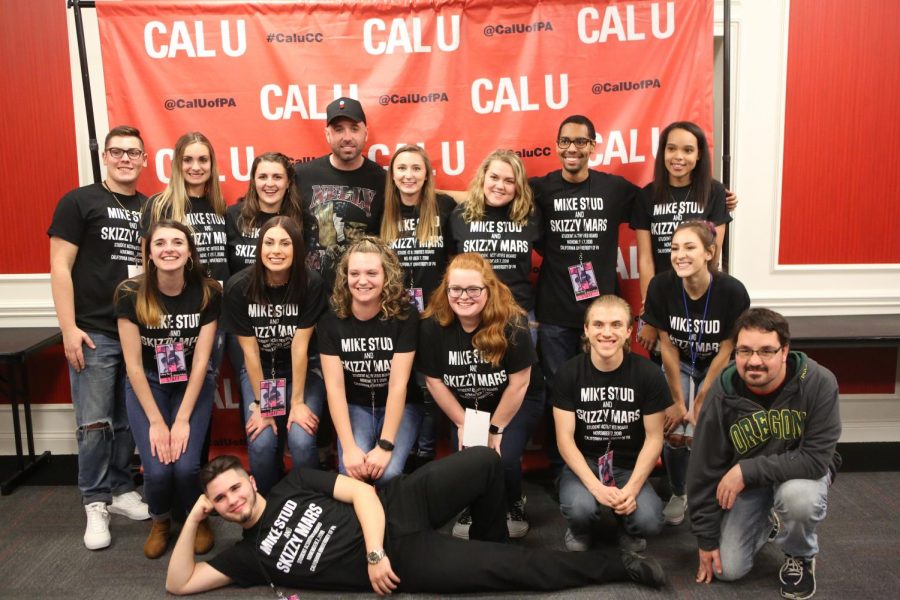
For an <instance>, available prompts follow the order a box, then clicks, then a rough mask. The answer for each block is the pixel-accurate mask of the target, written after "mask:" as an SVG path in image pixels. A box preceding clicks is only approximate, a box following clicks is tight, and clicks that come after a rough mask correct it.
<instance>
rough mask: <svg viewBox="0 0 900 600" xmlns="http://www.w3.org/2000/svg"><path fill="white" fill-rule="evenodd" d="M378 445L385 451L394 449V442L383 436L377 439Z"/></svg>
mask: <svg viewBox="0 0 900 600" xmlns="http://www.w3.org/2000/svg"><path fill="white" fill-rule="evenodd" d="M378 447H379V448H381V449H382V450H384V451H386V452H390V451H392V450H393V449H394V444H393V443H391V442H389V441H387V440H386V439H384V438H381V439H380V440H378Z"/></svg>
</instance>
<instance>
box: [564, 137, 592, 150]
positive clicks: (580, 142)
mask: <svg viewBox="0 0 900 600" xmlns="http://www.w3.org/2000/svg"><path fill="white" fill-rule="evenodd" d="M593 141H594V140H592V139H590V138H583V137H578V138H567V137H561V138H559V139H558V140H556V145H557V146H558V147H559V148H560V149H561V150H565V149H566V148H568V147H569V146H571V145H572V144H575V147H576V148H578V149H579V150H580V149H582V148H584V147H585V146H587V145H588V144H590V143H591V142H593Z"/></svg>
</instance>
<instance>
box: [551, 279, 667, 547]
mask: <svg viewBox="0 0 900 600" xmlns="http://www.w3.org/2000/svg"><path fill="white" fill-rule="evenodd" d="M584 316H585V318H584V334H585V336H586V337H587V343H588V346H589V352H588V353H586V354H582V355H580V356H576V357H575V358H573V359H571V360H569V361H568V362H566V363H565V364H564V365H563V366H561V367H560V368H559V370H558V371H557V372H556V377H555V378H554V385H553V419H554V421H555V423H556V440H557V445H558V446H559V453H560V455H561V456H562V458H563V460H565V462H566V466H565V467H564V468H563V471H562V475H561V477H560V482H559V503H560V510H561V511H562V514H563V516H564V517H565V518H566V520H567V521H568V524H569V529H568V530H566V539H565V542H566V548H568V549H569V550H570V551H584V550H587V549H588V548H589V547H590V545H591V529H592V525H593V524H594V522H595V521H598V520H599V519H600V518H601V517H602V515H603V513H604V511H608V510H609V509H611V510H612V512H613V513H614V514H615V517H616V520H617V522H618V530H619V531H618V542H619V546H620V547H621V549H622V550H623V551H630V552H642V551H643V550H644V549H646V547H647V540H646V539H645V536H649V535H656V534H658V533H659V532H660V530H661V529H662V527H663V524H664V522H663V506H662V500H661V499H660V497H659V496H658V495H657V494H656V492H655V491H654V490H653V488H652V487H651V485H650V483H649V482H648V481H647V478H648V477H649V476H650V473H651V472H652V471H653V467H654V466H655V465H656V461H657V459H659V455H660V453H661V452H662V446H663V419H664V411H665V410H666V408H667V407H668V406H669V405H671V404H672V398H671V396H670V394H669V390H668V387H667V386H666V380H665V377H664V376H663V374H662V373H661V372H660V371H659V369H658V368H657V367H656V365H654V364H653V363H652V362H651V361H649V360H648V359H646V358H644V357H642V356H637V355H633V354H631V353H630V352H628V351H627V348H628V344H629V342H630V340H631V329H632V328H631V321H632V318H631V309H630V307H629V306H628V303H627V302H625V301H624V300H622V299H621V298H619V297H617V296H612V295H607V296H601V297H600V298H597V299H596V300H594V302H593V303H592V304H591V305H590V306H589V307H588V309H587V311H586V312H585V314H584ZM613 457H615V459H614V458H613ZM607 507H608V508H607Z"/></svg>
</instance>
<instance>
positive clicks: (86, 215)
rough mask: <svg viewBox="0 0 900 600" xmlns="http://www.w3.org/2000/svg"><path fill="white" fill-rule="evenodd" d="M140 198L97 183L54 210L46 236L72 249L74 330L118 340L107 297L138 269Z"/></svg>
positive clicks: (143, 198) (110, 298) (71, 195)
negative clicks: (56, 239) (116, 191)
mask: <svg viewBox="0 0 900 600" xmlns="http://www.w3.org/2000/svg"><path fill="white" fill-rule="evenodd" d="M146 200H147V197H146V196H144V195H143V194H140V193H138V194H135V195H134V196H123V195H122V194H116V195H115V196H113V194H112V193H111V192H109V191H108V190H106V189H104V187H103V186H102V185H101V184H99V183H94V184H91V185H86V186H84V187H80V188H78V189H75V190H72V191H71V192H69V193H68V194H66V195H65V196H63V197H62V199H61V200H60V201H59V204H57V205H56V211H55V212H54V213H53V220H52V221H51V222H50V228H49V229H47V235H49V236H51V237H58V238H60V239H62V240H65V241H67V242H69V243H70V244H74V245H76V246H78V254H77V256H76V257H75V264H74V265H72V285H73V287H74V290H75V294H74V295H75V324H76V325H77V326H78V327H79V328H80V329H83V330H84V331H88V332H90V331H97V332H99V333H102V334H105V335H108V336H111V337H114V338H116V339H118V337H119V330H118V328H117V326H116V316H115V307H113V295H114V294H115V291H116V287H117V286H118V285H119V284H120V283H121V282H123V281H124V280H126V279H128V276H129V273H128V267H129V266H132V267H137V266H139V265H140V264H141V232H140V229H139V228H138V224H139V221H140V216H141V207H142V206H143V204H144V202H145V201H146Z"/></svg>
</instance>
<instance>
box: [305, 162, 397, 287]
mask: <svg viewBox="0 0 900 600" xmlns="http://www.w3.org/2000/svg"><path fill="white" fill-rule="evenodd" d="M330 156H331V155H326V156H322V157H319V158H317V159H315V160H313V161H310V162H308V163H299V164H297V165H296V166H295V167H294V169H295V171H296V174H297V181H298V184H297V187H298V189H299V190H300V199H301V201H302V203H303V239H304V241H305V242H306V249H307V252H308V254H307V259H306V260H307V264H308V265H309V267H310V268H311V269H314V270H316V271H318V272H319V273H320V274H321V275H322V277H323V278H324V279H325V286H326V289H327V290H328V291H329V292H330V291H331V289H332V288H333V287H334V270H335V268H337V264H338V261H340V259H341V254H343V252H344V249H345V248H346V247H347V246H348V245H349V244H350V242H351V241H352V240H354V239H356V238H357V237H360V236H362V235H365V234H367V233H368V234H371V235H378V234H379V233H380V231H381V216H382V214H383V213H384V184H385V177H386V176H385V172H384V169H383V168H381V167H380V166H378V164H377V163H375V162H372V161H371V160H369V159H365V160H364V162H363V165H362V166H361V167H360V168H358V169H356V170H355V171H341V170H340V169H335V168H334V167H333V166H332V164H331V160H330V158H329V157H330Z"/></svg>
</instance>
